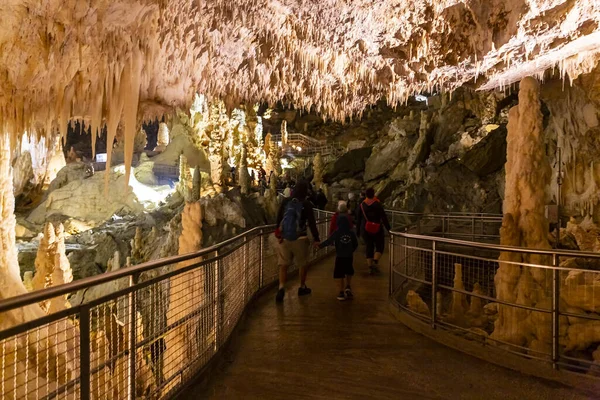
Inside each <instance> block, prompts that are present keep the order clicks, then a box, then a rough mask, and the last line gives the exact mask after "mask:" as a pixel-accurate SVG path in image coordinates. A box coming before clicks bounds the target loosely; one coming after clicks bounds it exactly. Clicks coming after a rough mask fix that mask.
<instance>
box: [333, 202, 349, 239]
mask: <svg viewBox="0 0 600 400" xmlns="http://www.w3.org/2000/svg"><path fill="white" fill-rule="evenodd" d="M340 214H343V215H346V216H348V221H350V229H354V221H353V218H352V215H350V213H349V212H348V206H347V205H346V202H344V201H340V202H339V203H338V209H337V212H336V213H335V214H333V217H331V222H330V223H329V235H330V236H331V235H333V232H335V231H336V230H337V228H338V226H337V221H338V216H339V215H340Z"/></svg>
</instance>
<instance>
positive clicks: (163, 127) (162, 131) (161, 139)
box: [154, 122, 169, 153]
mask: <svg viewBox="0 0 600 400" xmlns="http://www.w3.org/2000/svg"><path fill="white" fill-rule="evenodd" d="M168 145H169V128H168V127H167V124H165V123H164V122H161V123H160V124H159V125H158V140H157V143H156V147H155V148H154V151H156V152H159V153H162V152H163V151H165V149H166V148H167V146H168Z"/></svg>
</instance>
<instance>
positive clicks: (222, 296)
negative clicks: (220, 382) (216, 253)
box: [217, 258, 225, 349]
mask: <svg viewBox="0 0 600 400" xmlns="http://www.w3.org/2000/svg"><path fill="white" fill-rule="evenodd" d="M217 271H218V274H217V287H218V288H219V290H218V297H217V298H218V302H219V336H218V337H217V338H218V340H219V349H220V348H221V346H222V345H223V342H224V341H225V340H224V338H223V328H224V325H225V293H224V290H223V289H224V286H225V282H224V281H225V279H224V278H225V276H224V272H225V271H224V269H223V260H222V259H221V258H218V259H217Z"/></svg>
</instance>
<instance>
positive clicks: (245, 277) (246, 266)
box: [243, 235, 249, 306]
mask: <svg viewBox="0 0 600 400" xmlns="http://www.w3.org/2000/svg"><path fill="white" fill-rule="evenodd" d="M248 244H249V242H248V235H244V245H243V246H244V264H243V266H244V306H245V305H246V304H247V302H248V269H249V268H248Z"/></svg>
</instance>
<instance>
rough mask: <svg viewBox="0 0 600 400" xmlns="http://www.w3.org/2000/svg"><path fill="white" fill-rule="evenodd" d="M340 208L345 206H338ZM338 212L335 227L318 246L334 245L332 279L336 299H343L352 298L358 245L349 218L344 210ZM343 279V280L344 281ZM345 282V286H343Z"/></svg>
mask: <svg viewBox="0 0 600 400" xmlns="http://www.w3.org/2000/svg"><path fill="white" fill-rule="evenodd" d="M340 208H345V204H344V207H340ZM338 211H339V212H340V213H339V215H338V218H337V229H336V230H335V232H333V233H332V234H331V236H329V238H328V239H327V240H326V241H324V242H323V243H321V244H320V245H319V247H320V248H323V247H325V246H329V245H331V244H334V245H335V267H334V269H333V279H335V281H336V282H337V286H338V292H339V293H338V296H337V299H338V300H340V301H344V300H346V299H348V300H351V299H353V298H354V294H353V293H352V287H351V283H352V277H353V276H354V267H353V258H354V257H353V255H354V251H355V250H356V248H357V247H358V238H357V237H356V233H354V231H353V230H352V228H351V225H350V218H349V216H348V214H347V209H346V210H338ZM344 281H345V282H344ZM344 283H345V288H344Z"/></svg>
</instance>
